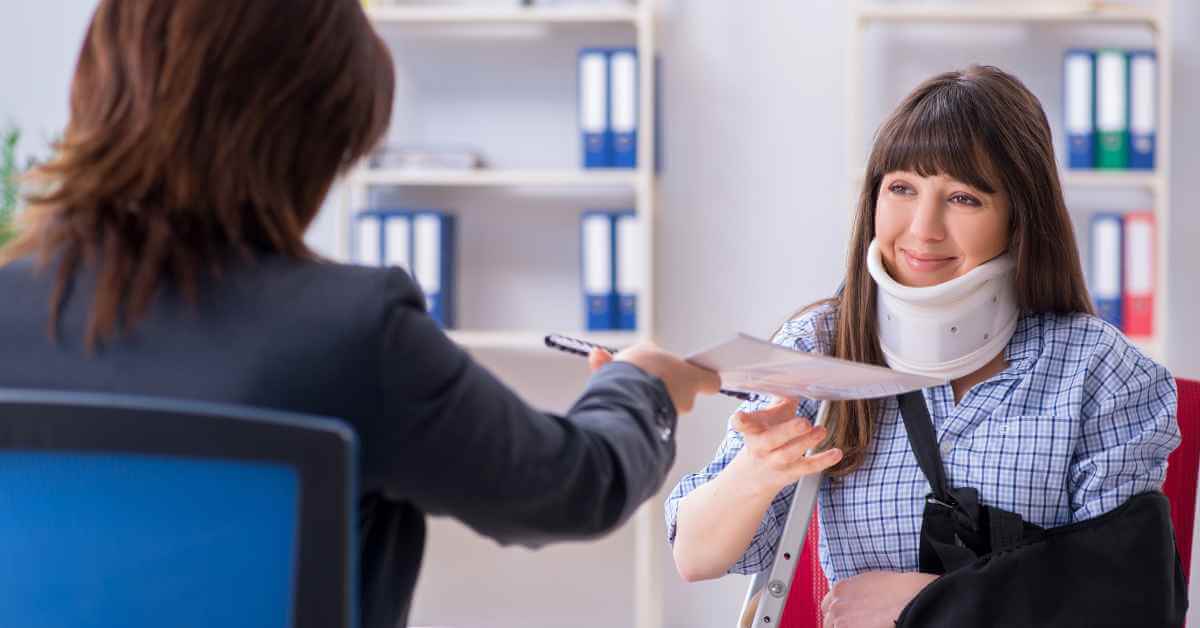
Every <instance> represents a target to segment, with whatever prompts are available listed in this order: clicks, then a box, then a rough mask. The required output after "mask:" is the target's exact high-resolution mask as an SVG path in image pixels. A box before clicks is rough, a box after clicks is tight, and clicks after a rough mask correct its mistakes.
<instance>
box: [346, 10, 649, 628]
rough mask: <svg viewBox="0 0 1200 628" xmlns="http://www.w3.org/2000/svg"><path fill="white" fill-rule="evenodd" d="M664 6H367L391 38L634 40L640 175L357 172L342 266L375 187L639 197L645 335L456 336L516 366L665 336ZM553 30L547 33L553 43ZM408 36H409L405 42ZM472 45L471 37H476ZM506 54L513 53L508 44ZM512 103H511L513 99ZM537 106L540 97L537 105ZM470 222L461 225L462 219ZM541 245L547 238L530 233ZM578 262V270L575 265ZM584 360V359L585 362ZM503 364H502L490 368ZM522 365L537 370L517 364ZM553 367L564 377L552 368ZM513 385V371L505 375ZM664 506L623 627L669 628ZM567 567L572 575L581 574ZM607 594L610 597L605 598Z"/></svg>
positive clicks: (523, 332) (637, 545)
mask: <svg viewBox="0 0 1200 628" xmlns="http://www.w3.org/2000/svg"><path fill="white" fill-rule="evenodd" d="M655 2H656V0H639V2H638V3H636V4H634V3H630V4H628V5H608V6H587V5H586V4H581V5H574V6H572V5H563V6H544V7H521V6H511V7H488V6H416V5H409V6H404V5H390V4H381V3H378V2H372V3H370V5H369V6H368V7H367V9H366V10H367V14H368V16H369V17H370V19H371V20H372V21H373V22H374V23H375V24H376V25H377V26H378V27H380V30H381V31H382V29H383V27H385V26H393V25H395V26H399V27H401V28H402V29H403V30H396V31H393V30H390V29H389V30H388V31H387V32H388V33H392V34H395V33H410V32H419V33H420V34H421V35H422V37H426V38H428V37H435V38H436V37H440V36H441V35H442V34H443V33H450V32H451V31H447V30H446V29H444V28H440V27H442V26H447V25H449V26H454V29H453V31H452V34H453V36H452V37H446V38H445V39H444V41H445V42H451V45H453V44H452V42H454V41H458V40H460V39H461V38H462V37H464V33H468V34H469V33H471V32H472V29H473V28H475V27H479V32H480V34H481V36H482V37H485V38H486V37H487V33H488V29H489V27H490V26H492V25H505V24H534V25H546V26H550V27H553V26H559V25H561V26H563V27H564V28H565V27H567V26H570V27H571V28H572V30H573V31H574V32H580V31H582V32H587V29H595V30H596V32H597V34H598V35H597V36H598V37H599V38H601V41H603V39H604V38H606V37H607V36H608V35H609V34H611V33H612V32H613V28H614V27H616V28H618V29H628V30H630V31H631V32H632V35H633V38H634V40H635V47H636V48H637V51H638V59H639V63H638V80H639V85H638V92H639V99H640V102H639V103H638V126H639V129H640V131H639V134H638V147H637V150H638V155H637V163H638V164H639V165H638V167H637V168H636V169H616V168H613V169H581V168H579V167H578V162H579V159H580V158H581V156H580V153H581V152H582V148H580V150H578V151H576V152H575V155H576V157H575V159H574V160H573V161H572V162H570V163H569V164H563V166H564V167H562V168H551V169H545V168H537V169H477V170H467V171H445V170H430V171H417V170H392V169H370V168H366V167H360V168H358V169H357V170H355V171H354V172H352V173H350V174H349V176H348V177H347V178H346V180H345V182H344V191H345V194H344V198H343V203H342V207H341V209H340V211H339V215H338V216H337V222H336V238H337V245H336V251H337V254H338V256H339V258H340V259H342V260H348V259H349V258H350V254H351V250H352V248H351V237H352V236H351V223H352V220H353V217H354V213H355V212H356V211H358V210H360V209H363V208H365V207H367V206H368V202H369V200H370V191H371V190H372V188H377V187H382V188H391V189H406V188H412V189H414V190H416V191H426V192H428V191H430V190H433V191H453V190H460V191H464V192H466V191H471V192H472V193H475V194H478V193H481V192H479V191H482V193H485V194H492V193H495V194H510V193H512V192H513V191H514V190H518V189H536V190H539V191H540V190H547V191H552V192H553V193H554V194H555V195H562V196H565V197H567V198H568V199H573V198H575V197H578V198H579V199H580V202H579V203H572V202H571V201H570V200H567V201H565V202H564V203H562V204H561V207H563V209H564V210H570V211H576V210H578V209H580V208H583V207H586V205H584V204H583V201H584V199H587V198H588V196H589V195H590V194H592V193H594V192H601V193H602V192H612V191H613V190H618V191H620V192H622V193H626V194H629V195H631V196H632V198H633V207H634V209H635V210H636V211H637V213H638V216H639V217H640V233H639V239H640V242H639V243H638V248H639V253H640V255H641V259H643V260H645V262H644V263H643V264H642V268H641V272H642V276H641V292H640V293H639V298H638V312H637V320H638V327H639V328H638V329H637V330H636V331H613V332H588V331H577V330H570V329H567V330H562V329H541V328H539V324H540V323H541V322H540V321H538V320H528V321H525V322H524V325H522V326H521V327H520V328H513V329H454V330H450V331H449V332H448V334H449V336H450V337H451V339H453V340H454V341H455V342H457V343H458V344H459V345H461V346H463V347H464V348H466V349H467V350H468V351H471V352H487V353H488V354H489V355H490V356H493V357H494V356H495V355H496V354H497V353H498V354H500V355H508V354H511V355H512V356H513V357H514V358H521V359H525V358H528V357H535V358H536V359H539V360H548V361H549V360H559V359H561V356H563V355H565V354H562V353H559V352H556V351H549V350H547V349H545V348H544V338H545V335H546V334H547V333H551V332H560V333H564V334H566V335H572V336H576V337H580V338H584V339H587V340H590V341H592V342H596V343H598V344H602V345H606V346H611V347H616V348H622V347H626V346H628V345H631V344H633V343H635V342H637V341H640V340H652V339H654V337H655V329H654V320H655V287H654V259H655V254H654V241H655V239H654V231H655V224H656V222H657V218H656V212H657V199H656V192H657V190H656V176H655V170H654V164H655V154H656V147H655V140H656V137H655V133H654V132H653V129H655V125H656V121H655V110H656V107H655V102H654V98H655V89H654V86H655V81H656V78H655V64H654V59H655V56H656V50H657V48H656V46H657V41H656V39H657V35H656V32H655V28H656V20H655V11H656V4H655ZM553 33H554V30H553V29H550V30H545V31H543V34H544V35H546V36H550V37H552V36H553ZM401 36H402V35H401ZM468 36H469V35H468ZM498 45H503V44H498ZM512 71H514V72H536V71H539V68H536V67H525V66H522V67H517V68H513V70H512ZM508 95H509V96H511V94H508ZM534 97H536V96H534ZM460 220H461V219H460ZM530 237H531V238H535V237H537V234H530ZM530 244H531V243H530V242H512V243H511V246H514V247H520V246H529V245H530ZM571 263H578V262H575V261H572V262H571ZM580 294H581V292H580V291H579V290H576V291H574V292H572V293H569V294H564V295H563V297H562V298H564V299H573V300H576V301H578V302H579V303H578V307H577V310H578V312H579V318H580V320H579V323H580V324H582V322H583V321H582V318H583V313H584V307H583V301H582V298H581V296H580ZM575 359H576V360H577V358H575ZM490 363H491V364H492V365H493V367H494V365H495V364H497V362H495V361H490ZM516 363H518V364H527V362H521V361H520V360H518V361H516ZM550 368H555V367H554V365H553V364H550ZM497 371H498V373H499V374H500V375H501V376H504V375H505V373H504V369H503V363H502V362H501V367H499V368H497ZM661 508H662V507H661V503H660V501H659V500H657V499H652V500H650V502H648V503H647V504H646V505H644V506H643V507H642V508H641V509H640V510H639V511H638V513H637V514H636V515H635V517H634V521H633V536H634V543H633V544H634V552H633V554H634V555H633V556H630V557H629V569H630V573H629V578H628V580H627V581H624V582H622V586H629V587H630V588H631V593H632V595H631V598H632V600H633V608H631V609H628V611H629V614H628V616H627V619H623V620H622V621H621V622H620V624H621V625H627V626H634V627H635V628H660V627H661V626H662V623H663V607H662V590H663V582H662V569H661V563H662V548H661V546H662V544H663V538H665V531H664V530H663V529H662V528H663V523H662V512H661ZM574 568H575V566H574V565H564V566H563V570H564V572H569V571H571V570H572V569H574ZM598 593H600V594H602V593H603V592H598ZM536 610H537V609H535V608H529V609H514V611H515V612H522V613H530V612H536Z"/></svg>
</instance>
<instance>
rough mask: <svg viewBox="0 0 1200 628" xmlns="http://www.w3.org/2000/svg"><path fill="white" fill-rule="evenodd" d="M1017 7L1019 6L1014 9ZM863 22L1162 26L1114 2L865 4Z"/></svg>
mask: <svg viewBox="0 0 1200 628" xmlns="http://www.w3.org/2000/svg"><path fill="white" fill-rule="evenodd" d="M1014 4H1017V6H1013V5H1014ZM857 18H858V20H859V21H860V22H862V23H866V22H926V23H962V22H966V23H970V22H979V23H989V22H994V23H1021V22H1033V23H1039V22H1048V23H1063V24H1071V23H1077V24H1097V23H1100V24H1129V25H1143V26H1147V27H1150V28H1153V29H1156V30H1157V29H1159V27H1160V26H1161V16H1160V15H1159V13H1158V12H1157V11H1153V10H1147V9H1144V8H1140V7H1129V6H1120V5H1114V4H1112V3H1099V2H1092V3H1087V4H1084V3H1079V2H1076V3H1066V4H1063V3H1053V2H1045V3H1041V4H1032V3H1026V4H1019V3H1001V2H982V3H978V4H966V5H961V6H939V5H937V4H912V3H902V4H901V3H895V4H886V5H884V4H878V5H876V4H866V5H864V6H863V7H862V8H861V10H860V11H859V12H858V15H857Z"/></svg>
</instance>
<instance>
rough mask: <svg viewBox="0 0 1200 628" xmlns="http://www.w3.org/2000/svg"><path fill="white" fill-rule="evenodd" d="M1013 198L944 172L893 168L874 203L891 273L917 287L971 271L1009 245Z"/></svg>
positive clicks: (878, 235) (878, 233)
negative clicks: (985, 190) (985, 189)
mask: <svg viewBox="0 0 1200 628" xmlns="http://www.w3.org/2000/svg"><path fill="white" fill-rule="evenodd" d="M1008 216H1009V208H1008V199H1007V198H1006V197H1005V195H1004V193H1003V192H1002V191H998V192H996V193H995V194H988V193H985V192H983V191H981V190H978V189H976V188H974V187H972V186H970V185H967V184H966V183H963V182H962V181H958V180H957V179H953V178H951V177H948V176H945V175H934V176H928V177H925V176H921V175H920V174H917V173H916V172H909V171H903V170H898V171H892V172H889V173H887V174H886V175H884V177H883V182H882V183H881V184H880V186H879V200H878V202H877V203H876V208H875V239H876V241H877V242H878V243H879V250H880V253H881V254H882V256H883V262H884V266H885V267H886V268H887V271H888V274H890V275H891V276H892V278H893V279H895V280H896V281H897V282H899V283H901V284H903V285H906V286H913V287H924V286H934V285H937V284H940V283H943V282H946V281H949V280H951V279H954V278H955V277H959V276H961V275H964V274H966V273H967V272H969V271H970V270H971V269H973V268H975V267H977V266H979V265H981V264H983V263H985V262H988V261H990V260H991V259H993V258H995V257H997V256H999V255H1000V254H1002V253H1004V251H1005V250H1006V249H1007V248H1008Z"/></svg>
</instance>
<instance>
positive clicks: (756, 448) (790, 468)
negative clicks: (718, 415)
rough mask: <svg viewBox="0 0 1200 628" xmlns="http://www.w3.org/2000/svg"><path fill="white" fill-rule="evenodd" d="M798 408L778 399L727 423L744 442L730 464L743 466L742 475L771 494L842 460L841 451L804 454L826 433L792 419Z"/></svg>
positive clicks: (808, 423) (738, 415)
mask: <svg viewBox="0 0 1200 628" xmlns="http://www.w3.org/2000/svg"><path fill="white" fill-rule="evenodd" d="M798 407H799V402H797V401H795V400H791V399H781V400H779V401H777V402H775V403H773V404H771V405H769V406H767V407H765V408H763V409H761V410H756V411H754V412H736V413H734V415H733V420H732V421H731V427H732V428H733V429H734V430H736V431H737V432H739V433H741V435H742V439H743V440H744V441H745V446H744V447H743V448H742V450H741V451H740V452H738V454H737V456H736V458H734V461H733V463H731V464H737V465H739V466H743V467H745V470H746V471H747V473H745V474H743V476H744V477H746V478H752V479H753V481H754V482H755V483H758V484H759V486H760V487H761V488H762V489H763V490H766V491H768V492H769V493H770V494H772V495H774V494H775V493H778V492H779V491H780V490H782V489H783V488H784V487H787V486H789V485H792V484H795V483H796V482H798V481H799V480H800V479H801V478H803V477H804V476H806V475H812V474H814V473H820V472H821V471H824V470H825V469H828V468H829V467H831V466H833V465H835V464H837V462H838V461H839V460H841V459H842V451H841V450H840V449H837V448H833V449H829V450H826V451H823V452H821V453H819V454H813V455H812V456H807V457H806V456H805V455H804V454H805V452H807V451H808V450H809V449H812V448H813V447H816V446H817V445H819V444H820V443H821V442H822V441H823V440H825V437H826V436H827V435H828V431H827V430H826V429H825V428H824V427H813V425H812V423H810V422H809V420H808V419H806V418H804V417H799V416H796V410H797V408H798Z"/></svg>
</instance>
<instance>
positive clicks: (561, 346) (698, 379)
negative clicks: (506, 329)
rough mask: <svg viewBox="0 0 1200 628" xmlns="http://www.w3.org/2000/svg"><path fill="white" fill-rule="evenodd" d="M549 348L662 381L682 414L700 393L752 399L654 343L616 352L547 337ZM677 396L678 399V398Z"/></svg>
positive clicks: (557, 336) (577, 340)
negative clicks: (634, 368)
mask: <svg viewBox="0 0 1200 628" xmlns="http://www.w3.org/2000/svg"><path fill="white" fill-rule="evenodd" d="M546 346H547V347H551V348H554V349H558V350H560V351H565V352H567V353H571V354H574V355H579V356H586V357H587V358H588V365H589V366H590V367H591V368H592V370H596V369H598V368H600V367H601V366H604V365H605V364H608V363H609V362H611V361H613V360H617V361H621V362H630V363H632V364H634V365H635V366H638V367H639V368H641V369H642V370H643V371H646V372H647V373H650V374H651V375H654V376H656V377H658V378H659V379H661V380H663V382H664V383H665V384H666V385H667V391H668V392H669V393H670V394H671V399H672V400H673V401H675V407H676V408H677V409H678V410H679V411H680V412H688V411H690V410H691V408H692V404H693V402H694V400H695V396H696V394H698V393H706V394H713V393H716V392H720V393H722V394H725V395H730V396H733V397H737V398H739V399H750V398H753V396H752V395H749V394H747V393H740V392H732V391H726V390H720V385H721V379H720V377H718V376H717V374H716V373H713V372H712V371H708V370H706V369H702V368H700V367H697V366H694V365H692V364H689V363H688V362H685V361H684V360H682V359H680V358H678V357H676V356H675V355H673V354H671V353H668V352H666V351H663V350H662V349H659V348H658V347H656V346H654V345H653V344H651V343H648V342H643V343H638V344H636V345H634V346H632V347H629V348H628V349H624V350H621V351H615V350H613V349H610V348H608V347H603V346H600V345H597V344H594V343H590V342H587V341H585V340H579V339H576V338H569V337H567V336H559V335H550V336H546ZM677 393H678V398H677Z"/></svg>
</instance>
